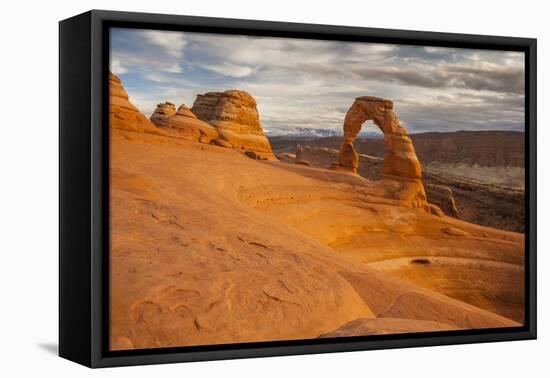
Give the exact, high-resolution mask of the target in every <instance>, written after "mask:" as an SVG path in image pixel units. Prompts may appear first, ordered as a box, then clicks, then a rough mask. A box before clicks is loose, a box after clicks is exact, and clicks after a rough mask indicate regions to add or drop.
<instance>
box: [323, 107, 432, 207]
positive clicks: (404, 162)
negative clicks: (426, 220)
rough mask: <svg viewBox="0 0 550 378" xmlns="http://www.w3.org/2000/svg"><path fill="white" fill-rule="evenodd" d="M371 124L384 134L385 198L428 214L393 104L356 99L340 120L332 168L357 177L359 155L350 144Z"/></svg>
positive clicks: (409, 142)
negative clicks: (337, 151) (341, 125)
mask: <svg viewBox="0 0 550 378" xmlns="http://www.w3.org/2000/svg"><path fill="white" fill-rule="evenodd" d="M369 120H372V121H373V122H374V124H375V125H377V126H378V127H379V128H380V130H381V131H382V133H384V162H383V164H382V170H381V173H380V179H381V180H382V181H384V182H385V183H387V184H388V185H385V187H386V188H388V194H387V195H388V196H391V197H394V198H396V199H398V200H400V201H401V202H402V203H404V204H405V205H409V206H413V207H421V208H425V209H426V210H428V211H436V210H435V209H434V210H431V205H428V202H427V200H426V193H425V191H424V185H423V184H422V180H421V179H422V167H421V165H420V162H419V161H418V158H417V156H416V152H415V150H414V146H413V143H412V140H411V138H410V137H409V134H408V132H407V130H406V129H405V128H404V127H402V126H401V123H400V122H399V118H398V117H397V115H396V114H395V112H394V111H393V102H392V101H390V100H386V99H383V98H379V97H372V96H362V97H357V98H356V99H355V101H354V102H353V104H352V105H351V107H350V108H349V110H348V112H347V114H346V117H345V119H344V142H343V143H342V145H341V146H340V154H339V157H338V162H337V163H335V164H334V165H333V168H335V169H338V170H344V171H349V172H353V173H357V168H358V166H359V155H358V154H357V152H356V151H355V148H354V147H353V142H354V141H355V139H356V138H357V135H358V134H359V132H360V131H361V126H362V125H363V123H365V122H366V121H369Z"/></svg>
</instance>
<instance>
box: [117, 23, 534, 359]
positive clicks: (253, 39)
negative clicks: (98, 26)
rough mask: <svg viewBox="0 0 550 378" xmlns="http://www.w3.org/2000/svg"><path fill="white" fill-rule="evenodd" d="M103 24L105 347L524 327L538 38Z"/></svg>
mask: <svg viewBox="0 0 550 378" xmlns="http://www.w3.org/2000/svg"><path fill="white" fill-rule="evenodd" d="M109 35H110V40H109V45H110V47H109V67H108V70H109V75H108V76H109V79H108V80H109V82H108V84H107V85H108V88H109V125H107V127H109V185H110V199H109V208H110V211H109V238H110V241H109V246H110V247H109V348H110V350H111V351H123V350H134V349H152V348H171V347H189V346H204V345H214V344H217V345H220V344H240V343H253V342H254V343H256V342H273V341H290V340H311V339H327V338H346V337H354V336H366V337H368V336H373V335H391V334H400V335H403V337H406V335H411V334H418V333H429V332H441V331H445V332H461V331H465V330H487V329H496V328H511V327H521V326H522V325H523V324H524V322H525V57H524V53H521V52H513V51H501V50H477V49H464V48H450V47H433V46H414V45H398V44H381V43H369V42H349V41H333V40H330V41H328V40H313V39H294V38H276V37H261V36H245V35H228V34H214V33H196V32H182V31H161V30H147V29H130V28H110V31H109ZM106 69H107V68H106Z"/></svg>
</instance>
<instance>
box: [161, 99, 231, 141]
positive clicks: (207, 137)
mask: <svg viewBox="0 0 550 378" xmlns="http://www.w3.org/2000/svg"><path fill="white" fill-rule="evenodd" d="M171 113H172V115H170V114H171ZM155 114H156V115H155ZM151 121H153V122H154V123H155V125H157V126H158V127H159V128H160V129H162V130H163V131H165V132H166V133H167V134H168V135H170V136H173V137H176V138H182V139H187V140H192V141H196V142H201V143H210V141H212V140H213V139H216V138H219V136H220V135H219V133H218V131H217V130H216V129H215V128H214V127H212V126H211V125H209V124H208V123H206V122H204V121H201V120H200V119H197V117H196V116H195V115H194V114H193V113H192V112H191V110H189V108H188V107H187V106H186V105H185V104H182V105H180V107H179V108H178V110H177V112H176V109H175V107H174V105H173V104H171V103H168V102H167V103H164V104H159V105H157V109H156V110H155V112H154V113H153V115H152V116H151Z"/></svg>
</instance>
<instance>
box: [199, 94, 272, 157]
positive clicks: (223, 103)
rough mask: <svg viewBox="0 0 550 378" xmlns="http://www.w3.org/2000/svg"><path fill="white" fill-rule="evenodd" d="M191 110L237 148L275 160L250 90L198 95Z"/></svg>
mask: <svg viewBox="0 0 550 378" xmlns="http://www.w3.org/2000/svg"><path fill="white" fill-rule="evenodd" d="M191 111H192V112H193V113H194V114H195V115H196V116H197V117H198V118H199V119H200V120H202V121H205V122H208V123H209V124H210V125H212V126H214V127H215V128H216V129H217V130H218V131H219V133H220V134H221V135H222V137H223V139H225V140H227V141H228V142H229V143H231V144H232V145H233V147H234V148H236V149H238V150H242V151H252V152H254V153H256V154H257V155H259V156H262V157H264V158H268V159H270V160H275V157H274V155H273V152H272V151H271V145H270V144H269V141H268V140H267V138H266V137H265V135H264V132H263V130H262V127H261V124H260V117H259V115H258V109H257V108H256V101H255V100H254V98H253V97H252V96H251V95H250V94H248V93H246V92H244V91H239V90H229V91H225V92H208V93H206V94H202V95H198V96H197V98H196V100H195V102H194V103H193V107H192V108H191Z"/></svg>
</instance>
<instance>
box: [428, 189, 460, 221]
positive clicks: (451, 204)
mask: <svg viewBox="0 0 550 378" xmlns="http://www.w3.org/2000/svg"><path fill="white" fill-rule="evenodd" d="M425 189H426V194H427V196H428V199H429V200H430V202H431V203H433V204H435V205H437V206H439V208H440V209H441V210H442V211H443V213H444V214H446V215H449V216H451V217H455V218H460V215H459V212H458V209H457V207H456V203H455V198H454V196H453V191H452V190H451V188H449V187H448V186H444V185H437V184H427V185H425Z"/></svg>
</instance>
